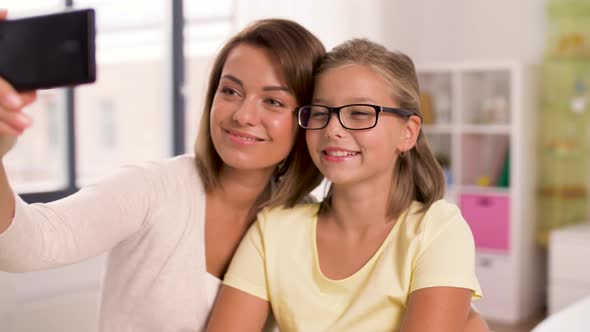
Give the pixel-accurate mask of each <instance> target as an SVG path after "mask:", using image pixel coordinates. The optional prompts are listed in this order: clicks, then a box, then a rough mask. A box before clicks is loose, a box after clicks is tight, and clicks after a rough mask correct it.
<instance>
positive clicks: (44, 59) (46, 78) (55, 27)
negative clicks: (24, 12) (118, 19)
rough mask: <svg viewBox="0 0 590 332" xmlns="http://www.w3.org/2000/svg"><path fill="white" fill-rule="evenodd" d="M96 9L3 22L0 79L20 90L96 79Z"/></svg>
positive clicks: (52, 86) (0, 47)
mask: <svg viewBox="0 0 590 332" xmlns="http://www.w3.org/2000/svg"><path fill="white" fill-rule="evenodd" d="M95 35H96V33H95V14H94V9H82V10H72V11H65V12H60V13H54V14H49V15H43V16H34V17H27V18H20V19H13V20H5V21H0V77H2V78H4V79H5V80H7V81H8V82H9V83H11V84H12V85H13V86H14V87H15V88H16V90H18V91H27V90H35V89H49V88H55V87H62V86H73V85H78V84H84V83H92V82H94V81H95V80H96V59H95Z"/></svg>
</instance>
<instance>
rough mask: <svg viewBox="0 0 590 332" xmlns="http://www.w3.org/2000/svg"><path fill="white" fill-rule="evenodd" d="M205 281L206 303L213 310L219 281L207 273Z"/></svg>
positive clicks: (219, 285) (219, 286) (219, 284)
mask: <svg viewBox="0 0 590 332" xmlns="http://www.w3.org/2000/svg"><path fill="white" fill-rule="evenodd" d="M206 279H207V282H206V286H205V287H206V288H207V303H208V305H209V307H210V308H213V304H215V299H216V298H217V294H219V289H220V288H221V280H219V278H217V277H216V276H214V275H212V274H210V273H207V276H206Z"/></svg>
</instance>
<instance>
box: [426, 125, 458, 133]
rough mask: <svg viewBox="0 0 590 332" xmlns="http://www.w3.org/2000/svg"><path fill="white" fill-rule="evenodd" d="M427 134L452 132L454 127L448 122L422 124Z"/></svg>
mask: <svg viewBox="0 0 590 332" xmlns="http://www.w3.org/2000/svg"><path fill="white" fill-rule="evenodd" d="M422 130H423V131H424V133H425V134H450V133H452V132H453V127H452V126H451V125H448V124H427V125H423V126H422Z"/></svg>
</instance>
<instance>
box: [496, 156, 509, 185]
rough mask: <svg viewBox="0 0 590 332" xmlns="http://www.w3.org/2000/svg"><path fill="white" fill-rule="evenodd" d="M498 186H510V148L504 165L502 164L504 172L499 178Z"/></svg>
mask: <svg viewBox="0 0 590 332" xmlns="http://www.w3.org/2000/svg"><path fill="white" fill-rule="evenodd" d="M498 187H504V188H508V187H510V150H508V151H506V158H505V159H504V166H502V173H501V174H500V178H499V179H498Z"/></svg>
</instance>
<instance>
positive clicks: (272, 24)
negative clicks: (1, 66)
mask: <svg viewBox="0 0 590 332" xmlns="http://www.w3.org/2000/svg"><path fill="white" fill-rule="evenodd" d="M5 16H6V12H5V11H4V12H0V17H1V18H2V19H3V18H5ZM324 52H325V50H324V47H323V45H322V43H321V42H320V41H319V40H318V39H317V38H316V37H315V36H314V35H313V34H311V33H310V32H309V31H307V30H306V29H305V28H303V27H302V26H300V25H299V24H297V23H295V22H292V21H288V20H280V19H267V20H260V21H257V22H255V23H253V24H252V25H250V26H249V27H247V28H245V29H244V30H243V31H241V32H239V33H238V34H237V35H235V36H234V37H233V38H231V39H230V40H229V41H228V42H227V43H226V45H225V46H224V47H223V48H222V50H221V51H220V53H219V55H218V56H217V58H216V60H215V63H214V65H213V69H212V71H211V75H210V78H209V87H208V91H207V95H206V102H205V107H204V111H203V117H202V120H201V128H200V132H199V136H198V138H197V142H196V144H195V156H194V157H193V156H189V155H185V156H179V157H176V158H171V159H168V160H164V161H160V162H151V163H144V164H141V165H136V166H128V167H125V168H123V169H122V170H121V171H120V172H118V173H117V174H114V175H112V176H110V177H107V178H105V179H103V180H101V181H100V182H99V183H96V184H92V185H89V186H87V187H85V188H83V189H82V190H80V192H78V193H76V194H74V195H72V196H70V197H67V198H64V199H62V200H59V201H56V202H52V203H48V204H34V205H28V204H26V203H25V202H23V201H22V200H21V199H20V198H19V197H18V196H17V195H15V194H14V193H13V191H12V189H11V187H10V185H9V183H8V179H7V175H6V172H5V170H4V166H3V163H2V161H1V159H0V270H3V271H8V272H25V271H33V270H41V269H49V268H53V267H58V266H62V265H67V264H72V263H75V262H79V261H82V260H85V259H89V258H91V257H94V256H97V255H99V254H101V253H104V252H107V251H110V253H109V258H108V263H107V266H106V275H105V279H104V284H103V296H102V303H101V309H100V319H99V330H100V331H198V330H201V329H202V328H203V327H204V325H205V322H206V320H207V318H208V316H209V311H210V308H211V306H212V304H213V301H214V299H215V297H216V294H217V290H218V287H219V279H221V278H223V276H224V273H225V271H226V268H227V266H228V263H229V261H230V259H231V257H232V255H233V253H234V250H235V248H236V247H237V245H238V243H239V241H240V240H241V238H242V236H243V234H244V233H245V231H246V230H247V229H248V227H249V226H250V224H251V223H252V221H253V219H254V217H255V215H256V214H257V212H258V211H259V210H260V209H261V208H262V207H264V206H275V205H283V204H286V205H288V206H292V205H294V204H295V203H297V202H298V201H301V200H302V199H303V198H304V197H306V195H307V194H308V193H309V192H310V191H311V190H312V189H313V188H314V187H316V186H317V185H318V184H319V182H320V180H321V176H320V175H319V173H318V171H317V169H316V168H315V167H313V163H312V162H311V160H310V159H309V156H308V154H307V151H306V147H305V141H304V137H301V135H300V134H301V133H299V132H298V131H297V122H296V118H295V114H294V110H295V108H296V106H298V105H302V104H306V103H308V102H309V99H310V97H311V94H312V82H313V80H312V72H313V67H314V64H315V63H316V62H317V61H318V60H319V59H320V57H321V56H322V55H323V54H324ZM34 99H35V93H34V92H27V93H21V94H17V93H16V92H15V91H14V89H13V88H12V87H11V86H10V85H9V84H8V83H7V82H6V81H5V80H2V79H1V78H0V158H3V157H4V156H5V155H6V153H7V152H8V151H9V150H10V149H11V147H12V146H13V144H14V141H15V139H16V137H17V136H18V135H20V134H21V133H22V132H23V131H24V130H26V129H27V128H28V127H29V126H30V123H31V121H30V119H29V117H28V116H27V115H25V114H24V113H23V112H22V109H23V107H25V106H26V105H27V104H30V103H31V102H33V100H34ZM295 175H297V179H302V181H299V182H297V181H295V180H296V179H295Z"/></svg>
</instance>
